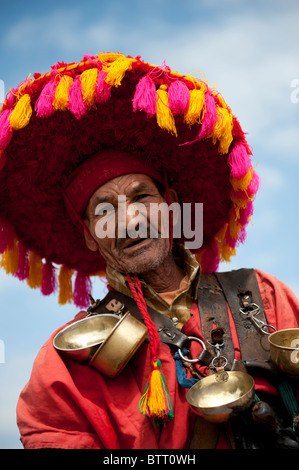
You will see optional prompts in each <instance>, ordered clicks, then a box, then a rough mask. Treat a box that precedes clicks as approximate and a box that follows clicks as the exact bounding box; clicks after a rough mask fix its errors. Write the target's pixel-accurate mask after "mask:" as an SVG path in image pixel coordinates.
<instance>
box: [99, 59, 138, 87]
mask: <svg viewBox="0 0 299 470" xmlns="http://www.w3.org/2000/svg"><path fill="white" fill-rule="evenodd" d="M135 61H136V59H131V58H128V57H124V56H123V55H120V56H119V57H118V58H117V59H116V60H115V61H114V62H111V63H110V64H107V63H103V72H107V76H106V78H105V82H106V83H107V84H108V85H110V86H115V87H118V86H119V85H120V84H121V81H122V79H123V77H124V75H125V73H126V72H127V71H128V70H131V69H132V63H133V62H135Z"/></svg>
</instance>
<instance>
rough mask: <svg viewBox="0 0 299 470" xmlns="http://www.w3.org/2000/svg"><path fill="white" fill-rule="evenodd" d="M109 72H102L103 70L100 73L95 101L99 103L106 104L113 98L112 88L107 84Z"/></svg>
mask: <svg viewBox="0 0 299 470" xmlns="http://www.w3.org/2000/svg"><path fill="white" fill-rule="evenodd" d="M106 76H107V72H102V71H101V70H100V71H99V73H98V80H97V86H96V91H95V101H96V102H97V103H104V102H105V101H107V100H108V99H109V98H110V96H111V87H110V85H108V83H106V82H105V78H106Z"/></svg>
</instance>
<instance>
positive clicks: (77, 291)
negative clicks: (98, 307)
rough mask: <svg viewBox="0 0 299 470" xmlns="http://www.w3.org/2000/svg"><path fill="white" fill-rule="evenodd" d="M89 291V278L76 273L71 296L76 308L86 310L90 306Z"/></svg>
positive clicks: (90, 287) (90, 289)
mask: <svg viewBox="0 0 299 470" xmlns="http://www.w3.org/2000/svg"><path fill="white" fill-rule="evenodd" d="M91 291H92V285H91V280H90V279H89V276H87V275H85V274H82V273H80V272H78V273H77V275H76V279H75V284H74V294H73V299H74V303H75V305H76V307H78V308H87V307H88V306H89V305H90V298H89V295H88V294H91Z"/></svg>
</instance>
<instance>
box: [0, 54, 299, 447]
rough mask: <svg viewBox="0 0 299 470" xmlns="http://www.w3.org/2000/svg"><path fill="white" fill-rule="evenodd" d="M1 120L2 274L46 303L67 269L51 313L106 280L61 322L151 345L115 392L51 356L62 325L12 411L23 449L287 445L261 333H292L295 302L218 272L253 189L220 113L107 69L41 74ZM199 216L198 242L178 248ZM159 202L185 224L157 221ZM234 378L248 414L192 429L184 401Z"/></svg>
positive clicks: (257, 280) (258, 276) (237, 237)
mask: <svg viewBox="0 0 299 470" xmlns="http://www.w3.org/2000/svg"><path fill="white" fill-rule="evenodd" d="M0 119H1V122H0V124H1V130H2V134H1V141H0V149H1V162H2V168H3V169H2V173H1V174H0V179H1V184H2V186H1V191H0V199H1V223H2V245H3V247H2V251H3V257H2V258H3V259H2V265H3V266H4V267H5V268H6V270H7V272H12V273H13V274H15V275H17V276H18V277H19V278H20V279H26V280H27V282H28V284H29V285H30V286H31V287H38V286H40V287H41V291H42V293H43V294H45V295H49V294H51V293H52V292H54V290H55V286H56V282H57V279H56V277H55V273H56V270H57V269H58V268H57V266H58V265H61V268H60V273H59V277H58V283H59V288H60V293H59V301H60V302H61V303H64V302H66V301H74V302H75V304H76V305H78V306H81V307H88V304H87V303H86V298H89V297H88V296H90V294H91V290H90V280H89V277H90V276H93V275H99V274H100V275H102V273H103V271H104V270H105V271H106V278H107V281H108V285H109V293H108V294H107V296H106V297H105V298H104V299H101V300H96V301H94V300H93V299H92V305H90V306H89V308H88V310H87V311H86V310H82V311H81V312H80V313H79V314H78V315H77V316H76V317H75V320H74V321H72V322H70V324H72V325H74V324H76V322H79V321H80V320H81V319H86V318H90V317H92V316H94V315H102V314H103V313H105V312H107V311H114V310H115V308H114V307H115V305H116V304H117V305H118V307H119V306H121V308H118V309H117V313H119V312H121V314H122V313H123V312H126V311H129V312H130V313H131V314H132V315H133V316H134V317H136V319H137V320H138V321H140V322H141V323H145V325H146V327H147V332H148V337H147V338H146V339H145V340H144V341H143V342H142V343H141V345H140V346H139V348H138V350H137V351H136V352H135V354H134V355H133V356H132V357H131V358H130V360H129V362H128V363H127V364H126V366H125V367H124V368H123V370H121V372H120V373H119V374H118V375H116V376H114V377H109V376H107V375H105V373H103V372H101V371H100V370H98V368H96V367H93V366H92V361H91V362H90V363H89V362H88V361H78V360H74V359H72V358H70V357H67V356H65V355H63V354H61V353H60V351H59V350H58V348H55V338H56V337H57V335H58V334H59V333H60V332H62V331H64V327H62V328H60V329H59V330H58V331H56V332H54V333H53V335H52V336H51V338H50V339H49V341H48V342H47V343H46V344H45V345H44V346H43V347H42V349H41V351H40V352H39V354H38V356H37V358H36V361H35V363H34V366H33V371H32V375H31V378H30V381H29V382H28V384H27V385H26V387H25V388H24V390H23V391H22V393H21V396H20V399H19V403H18V410H17V412H18V425H19V428H20V433H21V440H22V443H23V445H24V447H25V448H86V449H87V448H93V449H95V448H96V449H98V448H99V449H101V448H106V449H188V448H190V447H191V448H228V447H234V448H235V447H241V448H256V447H261V448H272V447H297V446H298V444H297V442H296V433H295V431H296V426H297V425H298V422H297V421H298V418H297V415H298V414H299V412H298V408H297V407H298V405H297V402H296V399H295V394H296V390H295V388H294V387H293V383H292V381H291V383H290V382H288V381H286V380H285V377H283V379H281V377H280V375H279V374H278V372H277V370H276V369H275V367H272V364H271V362H270V356H269V346H268V342H267V334H269V333H271V332H272V331H274V330H275V329H279V330H280V329H285V328H290V327H298V323H299V320H298V319H299V315H298V313H299V304H298V301H297V299H296V298H295V297H294V295H293V294H292V293H291V292H290V290H289V289H288V287H286V286H285V285H283V284H282V283H281V282H279V281H278V280H277V279H275V278H274V277H273V276H271V275H267V274H265V273H262V272H261V271H257V270H256V271H253V270H240V271H235V272H231V273H219V274H217V273H215V271H217V267H218V263H219V261H220V260H226V261H228V260H229V258H230V256H231V255H232V254H234V253H235V248H236V246H237V244H238V243H239V242H240V241H241V242H242V241H244V238H245V226H246V224H247V223H248V220H249V219H250V217H251V215H252V207H253V206H252V201H253V199H254V195H255V193H256V191H257V189H258V177H257V175H256V173H255V171H254V170H253V167H252V164H251V159H250V148H249V146H248V145H247V143H246V140H245V136H244V133H243V132H242V129H241V127H240V125H239V123H238V121H237V119H236V118H235V116H233V115H232V112H231V110H230V108H229V107H228V106H227V105H226V103H225V102H224V100H223V98H222V97H221V96H220V95H219V94H218V93H217V92H216V91H215V90H211V89H209V87H208V86H207V84H206V83H204V82H200V81H198V80H196V79H195V78H193V77H189V76H183V75H179V74H177V73H174V72H171V70H170V69H169V68H168V67H165V66H164V67H155V66H152V65H149V64H147V63H145V62H143V61H141V60H140V58H136V59H133V58H131V57H124V56H122V55H121V54H100V55H99V56H97V57H85V58H84V60H83V61H82V62H81V63H79V64H70V65H66V64H57V65H56V66H54V67H53V68H52V72H51V73H50V74H46V75H43V76H40V75H35V77H34V80H33V81H29V82H25V83H24V84H22V85H21V86H20V87H19V88H18V89H17V90H14V92H13V93H12V94H11V95H10V96H9V97H8V99H7V101H6V102H5V103H4V106H3V108H2V113H1V115H0ZM20 197H22V202H23V204H18V201H19V200H20V199H19V198H20ZM198 203H200V204H203V226H202V232H203V233H202V243H200V244H199V245H198V246H196V244H195V245H194V244H191V246H192V249H190V250H191V251H189V250H188V249H186V246H187V242H190V238H191V237H192V236H193V235H194V234H195V238H196V229H197V228H198V225H199V223H198V221H199V220H200V217H198V215H199V210H200V207H199V206H198ZM161 204H162V205H163V204H164V206H165V205H166V206H167V207H168V208H169V207H171V205H173V204H177V206H176V207H179V208H180V209H181V213H179V214H178V213H177V212H175V211H167V212H166V215H165V213H164V216H162V217H158V219H155V220H156V223H155V224H152V215H153V212H152V210H151V209H152V208H153V207H154V208H155V207H156V208H157V207H158V208H160V207H161ZM140 208H142V211H141V210H140ZM136 210H137V212H138V211H139V215H140V218H136ZM184 211H190V212H189V215H190V218H189V219H188V218H186V219H184V217H179V216H181V215H184ZM187 220H189V225H188V230H185V229H186V227H185V226H184V221H185V222H186V221H187ZM165 222H168V223H167V224H166V225H167V227H168V228H169V234H168V232H167V233H166V236H165V233H164V232H163V226H164V224H165ZM192 222H193V223H194V222H195V225H196V227H195V230H194V231H193V232H192V231H191V230H190V227H191V226H192ZM152 225H154V229H155V230H154V231H153V232H151V228H152ZM177 225H178V226H179V228H180V229H182V230H178V231H177V230H176V229H175V228H176V227H177ZM191 232H192V233H191ZM132 233H135V234H136V233H137V235H136V236H132ZM178 234H179V235H178ZM197 240H198V239H197ZM200 240H201V238H200ZM184 245H185V246H184ZM74 271H76V272H77V274H76V278H75V282H74V287H73V286H72V283H71V280H72V276H73V274H74ZM213 273H214V274H213ZM281 312H283V315H282V314H281ZM256 318H258V320H256ZM252 320H255V325H253V321H252ZM256 325H259V326H260V328H256ZM66 328H67V326H66ZM53 340H54V343H53ZM119 346H121V345H119ZM120 349H121V348H120ZM230 370H232V371H242V373H243V374H244V373H246V374H248V376H250V377H253V378H254V383H255V391H256V395H257V396H258V398H259V399H258V400H256V401H255V402H254V404H251V405H250V407H249V408H247V409H246V410H244V412H243V413H241V415H240V416H239V417H237V418H235V419H232V420H229V421H226V422H225V423H211V422H210V421H206V420H203V419H202V418H201V417H197V415H196V414H195V413H194V411H193V410H192V408H191V406H190V405H189V403H188V400H187V398H186V394H187V390H188V389H189V388H190V387H191V386H192V385H193V384H195V383H197V382H198V381H199V380H202V379H203V380H204V377H206V376H208V375H213V374H222V373H223V374H225V372H228V371H230ZM249 374H250V375H249ZM223 377H228V375H224V376H223ZM286 395H287V397H288V398H287V399H286V398H285V397H286ZM291 409H292V411H291V412H289V411H290V410H291Z"/></svg>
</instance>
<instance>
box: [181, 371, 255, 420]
mask: <svg viewBox="0 0 299 470" xmlns="http://www.w3.org/2000/svg"><path fill="white" fill-rule="evenodd" d="M254 392H255V388H254V380H253V378H252V377H251V376H250V375H249V374H246V373H245V372H237V371H229V372H220V373H219V374H212V375H209V376H207V377H205V378H204V379H201V380H199V381H198V382H197V383H196V384H195V385H193V387H191V388H190V390H189V391H188V393H187V401H188V403H189V405H190V406H191V408H192V409H193V411H195V413H196V414H198V415H199V416H201V417H203V418H204V419H206V420H207V421H210V422H212V423H224V422H225V421H227V420H228V419H230V418H231V417H233V416H235V415H237V414H239V413H240V412H242V411H244V410H246V409H247V408H248V407H249V406H250V405H251V403H252V401H253V397H254Z"/></svg>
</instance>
